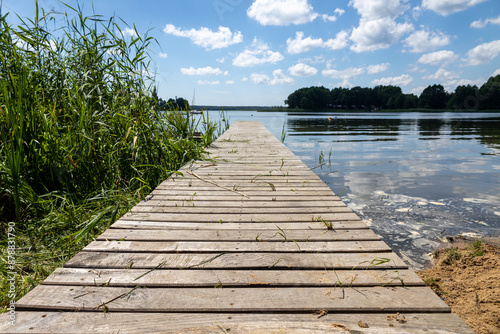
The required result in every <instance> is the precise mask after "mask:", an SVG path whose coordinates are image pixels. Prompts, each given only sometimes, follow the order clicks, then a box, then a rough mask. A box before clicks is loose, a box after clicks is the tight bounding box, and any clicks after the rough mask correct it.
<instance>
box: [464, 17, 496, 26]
mask: <svg viewBox="0 0 500 334" xmlns="http://www.w3.org/2000/svg"><path fill="white" fill-rule="evenodd" d="M488 24H496V25H500V16H498V17H495V18H492V19H486V20H477V21H474V22H472V23H471V24H470V26H471V27H472V28H476V29H481V28H484V27H486V26H487V25H488Z"/></svg>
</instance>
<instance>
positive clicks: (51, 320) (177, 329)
mask: <svg viewBox="0 0 500 334" xmlns="http://www.w3.org/2000/svg"><path fill="white" fill-rule="evenodd" d="M318 311H319V310H318ZM16 317H17V321H16V325H15V326H10V325H8V323H7V321H4V320H5V318H6V315H2V316H0V332H2V333H12V334H21V333H23V334H26V333H34V334H46V333H64V334H68V333H75V334H76V333H78V334H83V333H120V334H146V333H147V334H150V333H158V334H159V333H187V334H194V333H262V334H268V333H269V334H278V333H279V334H282V333H301V334H316V333H337V334H338V333H342V334H349V333H359V334H368V333H370V334H405V333H408V334H429V333H439V334H473V333H474V332H473V331H472V330H471V329H470V328H469V327H468V326H467V325H466V324H465V323H464V322H463V321H462V320H461V319H460V318H459V317H458V316H457V315H456V314H442V313H405V314H396V313H390V312H381V313H377V314H368V313H342V314H336V313H328V314H325V315H323V316H320V314H319V312H311V313H308V314H270V313H259V314H253V313H189V314H180V313H141V312H129V313H127V312H108V313H104V312H72V311H70V312H50V311H44V312H26V311H18V312H17V314H16ZM361 326H363V327H361Z"/></svg>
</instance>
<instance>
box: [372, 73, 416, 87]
mask: <svg viewBox="0 0 500 334" xmlns="http://www.w3.org/2000/svg"><path fill="white" fill-rule="evenodd" d="M412 81H413V78H412V77H411V76H409V75H408V74H402V75H400V76H398V77H387V78H380V79H376V80H373V81H372V85H374V86H378V85H382V86H388V85H393V86H408V85H409V84H410V83H411V82H412Z"/></svg>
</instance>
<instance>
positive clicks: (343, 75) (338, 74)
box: [321, 67, 365, 79]
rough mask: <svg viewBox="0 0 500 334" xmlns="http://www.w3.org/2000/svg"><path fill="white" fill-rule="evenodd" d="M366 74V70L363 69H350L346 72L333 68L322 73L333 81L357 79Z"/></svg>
mask: <svg viewBox="0 0 500 334" xmlns="http://www.w3.org/2000/svg"><path fill="white" fill-rule="evenodd" d="M363 73H365V69H364V68H362V67H349V68H346V69H345V70H335V69H331V68H327V69H326V70H323V71H321V74H323V76H325V77H328V78H332V79H350V78H354V77H357V76H358V75H361V74H363Z"/></svg>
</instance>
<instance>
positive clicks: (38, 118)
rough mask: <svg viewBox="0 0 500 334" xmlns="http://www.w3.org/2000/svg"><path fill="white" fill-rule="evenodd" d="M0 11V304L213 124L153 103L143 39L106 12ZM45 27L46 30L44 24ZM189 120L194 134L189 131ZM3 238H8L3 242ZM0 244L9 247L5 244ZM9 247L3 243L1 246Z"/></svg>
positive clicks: (189, 152)
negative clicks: (14, 21)
mask: <svg viewBox="0 0 500 334" xmlns="http://www.w3.org/2000/svg"><path fill="white" fill-rule="evenodd" d="M7 19H8V15H5V16H3V17H1V18H0V27H1V30H2V31H1V34H0V231H1V246H2V247H1V250H2V253H1V256H2V261H1V264H0V271H1V273H2V285H1V286H2V288H1V290H0V303H1V305H2V308H3V310H4V311H5V309H6V307H8V304H9V303H10V300H11V297H10V296H9V291H8V289H9V285H10V284H6V282H7V278H8V277H9V278H10V277H15V291H16V297H15V298H16V299H19V298H20V297H22V296H23V295H24V294H25V293H26V292H28V291H29V290H30V289H32V288H33V287H34V286H35V285H36V284H37V283H39V282H40V281H41V280H42V279H44V278H45V277H46V276H47V275H48V274H50V272H51V271H52V270H53V269H54V268H55V267H57V266H59V265H61V264H62V263H64V262H65V261H67V260H68V259H69V258H70V257H71V256H72V255H73V254H75V252H77V251H78V250H80V249H81V248H82V247H83V246H85V245H86V244H87V243H88V242H89V241H90V240H92V239H93V237H94V236H96V235H98V234H99V233H100V232H101V231H103V230H104V229H106V228H107V227H108V226H109V225H110V224H111V223H113V222H114V221H115V220H116V219H117V218H118V217H120V216H121V215H122V214H123V213H125V212H126V211H127V210H128V209H129V208H130V207H131V206H133V205H134V204H135V203H137V202H138V201H139V200H141V199H142V198H144V197H145V196H146V195H147V194H148V193H149V192H150V191H151V190H152V189H154V188H155V187H156V186H157V185H158V184H159V183H160V182H161V181H163V180H164V179H166V178H167V177H168V176H169V175H171V173H178V172H176V171H177V169H178V168H179V167H181V166H182V165H184V164H186V163H188V162H189V161H190V160H192V159H195V158H197V157H199V156H200V155H201V154H202V153H203V145H207V144H209V143H210V142H211V141H212V140H213V139H214V138H215V137H216V136H217V135H218V134H217V131H218V130H219V129H220V128H219V127H218V126H217V125H216V124H211V123H210V122H209V121H208V117H205V115H204V117H203V119H202V121H201V122H202V124H201V125H199V124H197V123H196V122H195V121H194V119H193V118H192V117H191V116H190V115H189V113H188V112H187V111H182V110H179V109H177V110H171V111H169V112H159V111H157V100H155V98H154V97H153V96H152V95H153V94H152V92H153V89H152V87H154V81H153V80H152V78H151V77H150V74H149V72H148V66H149V62H150V60H149V55H148V53H147V52H148V47H149V45H150V44H151V43H153V42H154V39H152V38H151V37H148V36H147V34H146V35H140V34H139V33H138V32H137V30H136V29H135V27H134V30H135V35H134V36H132V37H126V36H125V35H124V34H123V32H122V29H121V27H120V26H119V25H118V24H117V22H116V20H115V19H110V20H106V19H104V18H103V17H102V16H99V15H94V16H92V17H84V16H83V15H82V13H81V11H80V10H79V9H74V8H72V7H69V6H67V13H65V14H56V13H46V12H45V11H44V10H41V9H40V10H39V8H38V4H37V8H36V16H35V17H34V19H25V20H23V21H22V23H21V25H20V26H19V27H16V28H14V27H12V26H10V25H9V24H8V22H7ZM55 26H57V28H54V29H52V30H51V27H55ZM197 127H201V128H202V130H203V131H204V133H203V134H202V142H197V141H194V140H193V139H192V138H193V134H194V132H195V130H197ZM7 245H8V246H9V247H7ZM8 249H10V250H11V252H10V253H9V251H8ZM12 250H14V251H15V252H14V251H12Z"/></svg>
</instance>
